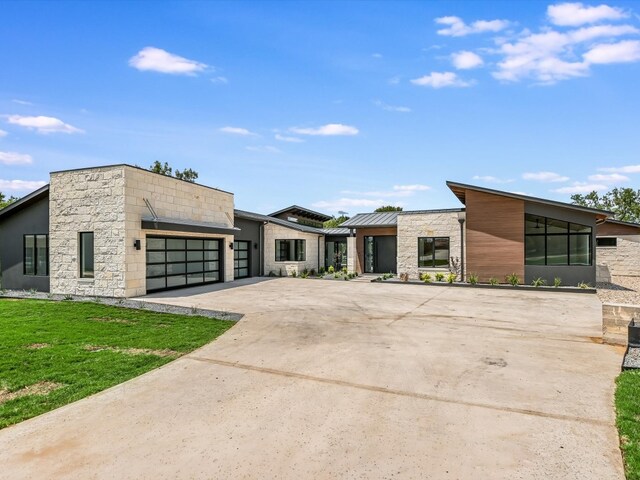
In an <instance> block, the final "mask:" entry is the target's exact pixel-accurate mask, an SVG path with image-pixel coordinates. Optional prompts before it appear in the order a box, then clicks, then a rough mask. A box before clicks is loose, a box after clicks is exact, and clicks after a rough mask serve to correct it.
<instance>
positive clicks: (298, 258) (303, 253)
mask: <svg viewBox="0 0 640 480" xmlns="http://www.w3.org/2000/svg"><path fill="white" fill-rule="evenodd" d="M278 242H284V243H286V245H287V249H286V252H287V253H286V255H285V258H282V255H281V254H282V252H283V249H282V247H280V248H278V246H279V245H282V243H280V244H279V243H278ZM292 245H293V248H292ZM274 247H275V252H274V253H275V254H274V257H275V261H276V262H306V261H307V240H306V239H305V238H276V239H275V242H274ZM292 256H293V258H292Z"/></svg>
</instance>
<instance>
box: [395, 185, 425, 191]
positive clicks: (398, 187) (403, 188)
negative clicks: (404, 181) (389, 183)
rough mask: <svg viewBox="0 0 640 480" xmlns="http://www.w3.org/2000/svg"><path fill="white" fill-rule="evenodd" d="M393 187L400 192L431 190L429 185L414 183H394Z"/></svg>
mask: <svg viewBox="0 0 640 480" xmlns="http://www.w3.org/2000/svg"><path fill="white" fill-rule="evenodd" d="M393 189H394V190H395V191H398V192H412V193H413V192H424V191H426V190H431V187H430V186H429V185H421V184H413V185H394V186H393Z"/></svg>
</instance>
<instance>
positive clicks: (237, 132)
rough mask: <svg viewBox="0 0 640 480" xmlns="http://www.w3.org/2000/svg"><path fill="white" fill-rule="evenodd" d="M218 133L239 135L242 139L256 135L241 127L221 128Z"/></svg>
mask: <svg viewBox="0 0 640 480" xmlns="http://www.w3.org/2000/svg"><path fill="white" fill-rule="evenodd" d="M218 131H220V132H222V133H229V134H231V135H240V136H243V137H251V136H256V135H257V134H255V133H253V132H251V131H249V130H247V129H246V128H241V127H222V128H220V129H219V130H218Z"/></svg>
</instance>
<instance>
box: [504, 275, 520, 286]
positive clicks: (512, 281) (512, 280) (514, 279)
mask: <svg viewBox="0 0 640 480" xmlns="http://www.w3.org/2000/svg"><path fill="white" fill-rule="evenodd" d="M505 280H506V281H507V283H508V284H509V285H512V286H514V287H516V286H518V285H519V284H520V277H518V274H516V273H512V274H510V275H507V276H506V277H505Z"/></svg>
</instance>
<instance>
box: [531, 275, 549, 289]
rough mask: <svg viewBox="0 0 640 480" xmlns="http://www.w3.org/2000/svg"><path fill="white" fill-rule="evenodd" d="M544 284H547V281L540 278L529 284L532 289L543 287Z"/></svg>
mask: <svg viewBox="0 0 640 480" xmlns="http://www.w3.org/2000/svg"><path fill="white" fill-rule="evenodd" d="M546 284H547V281H546V280H545V279H544V278H542V277H538V278H536V279H534V280H533V282H531V285H533V286H534V287H543V286H545V285H546Z"/></svg>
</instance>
